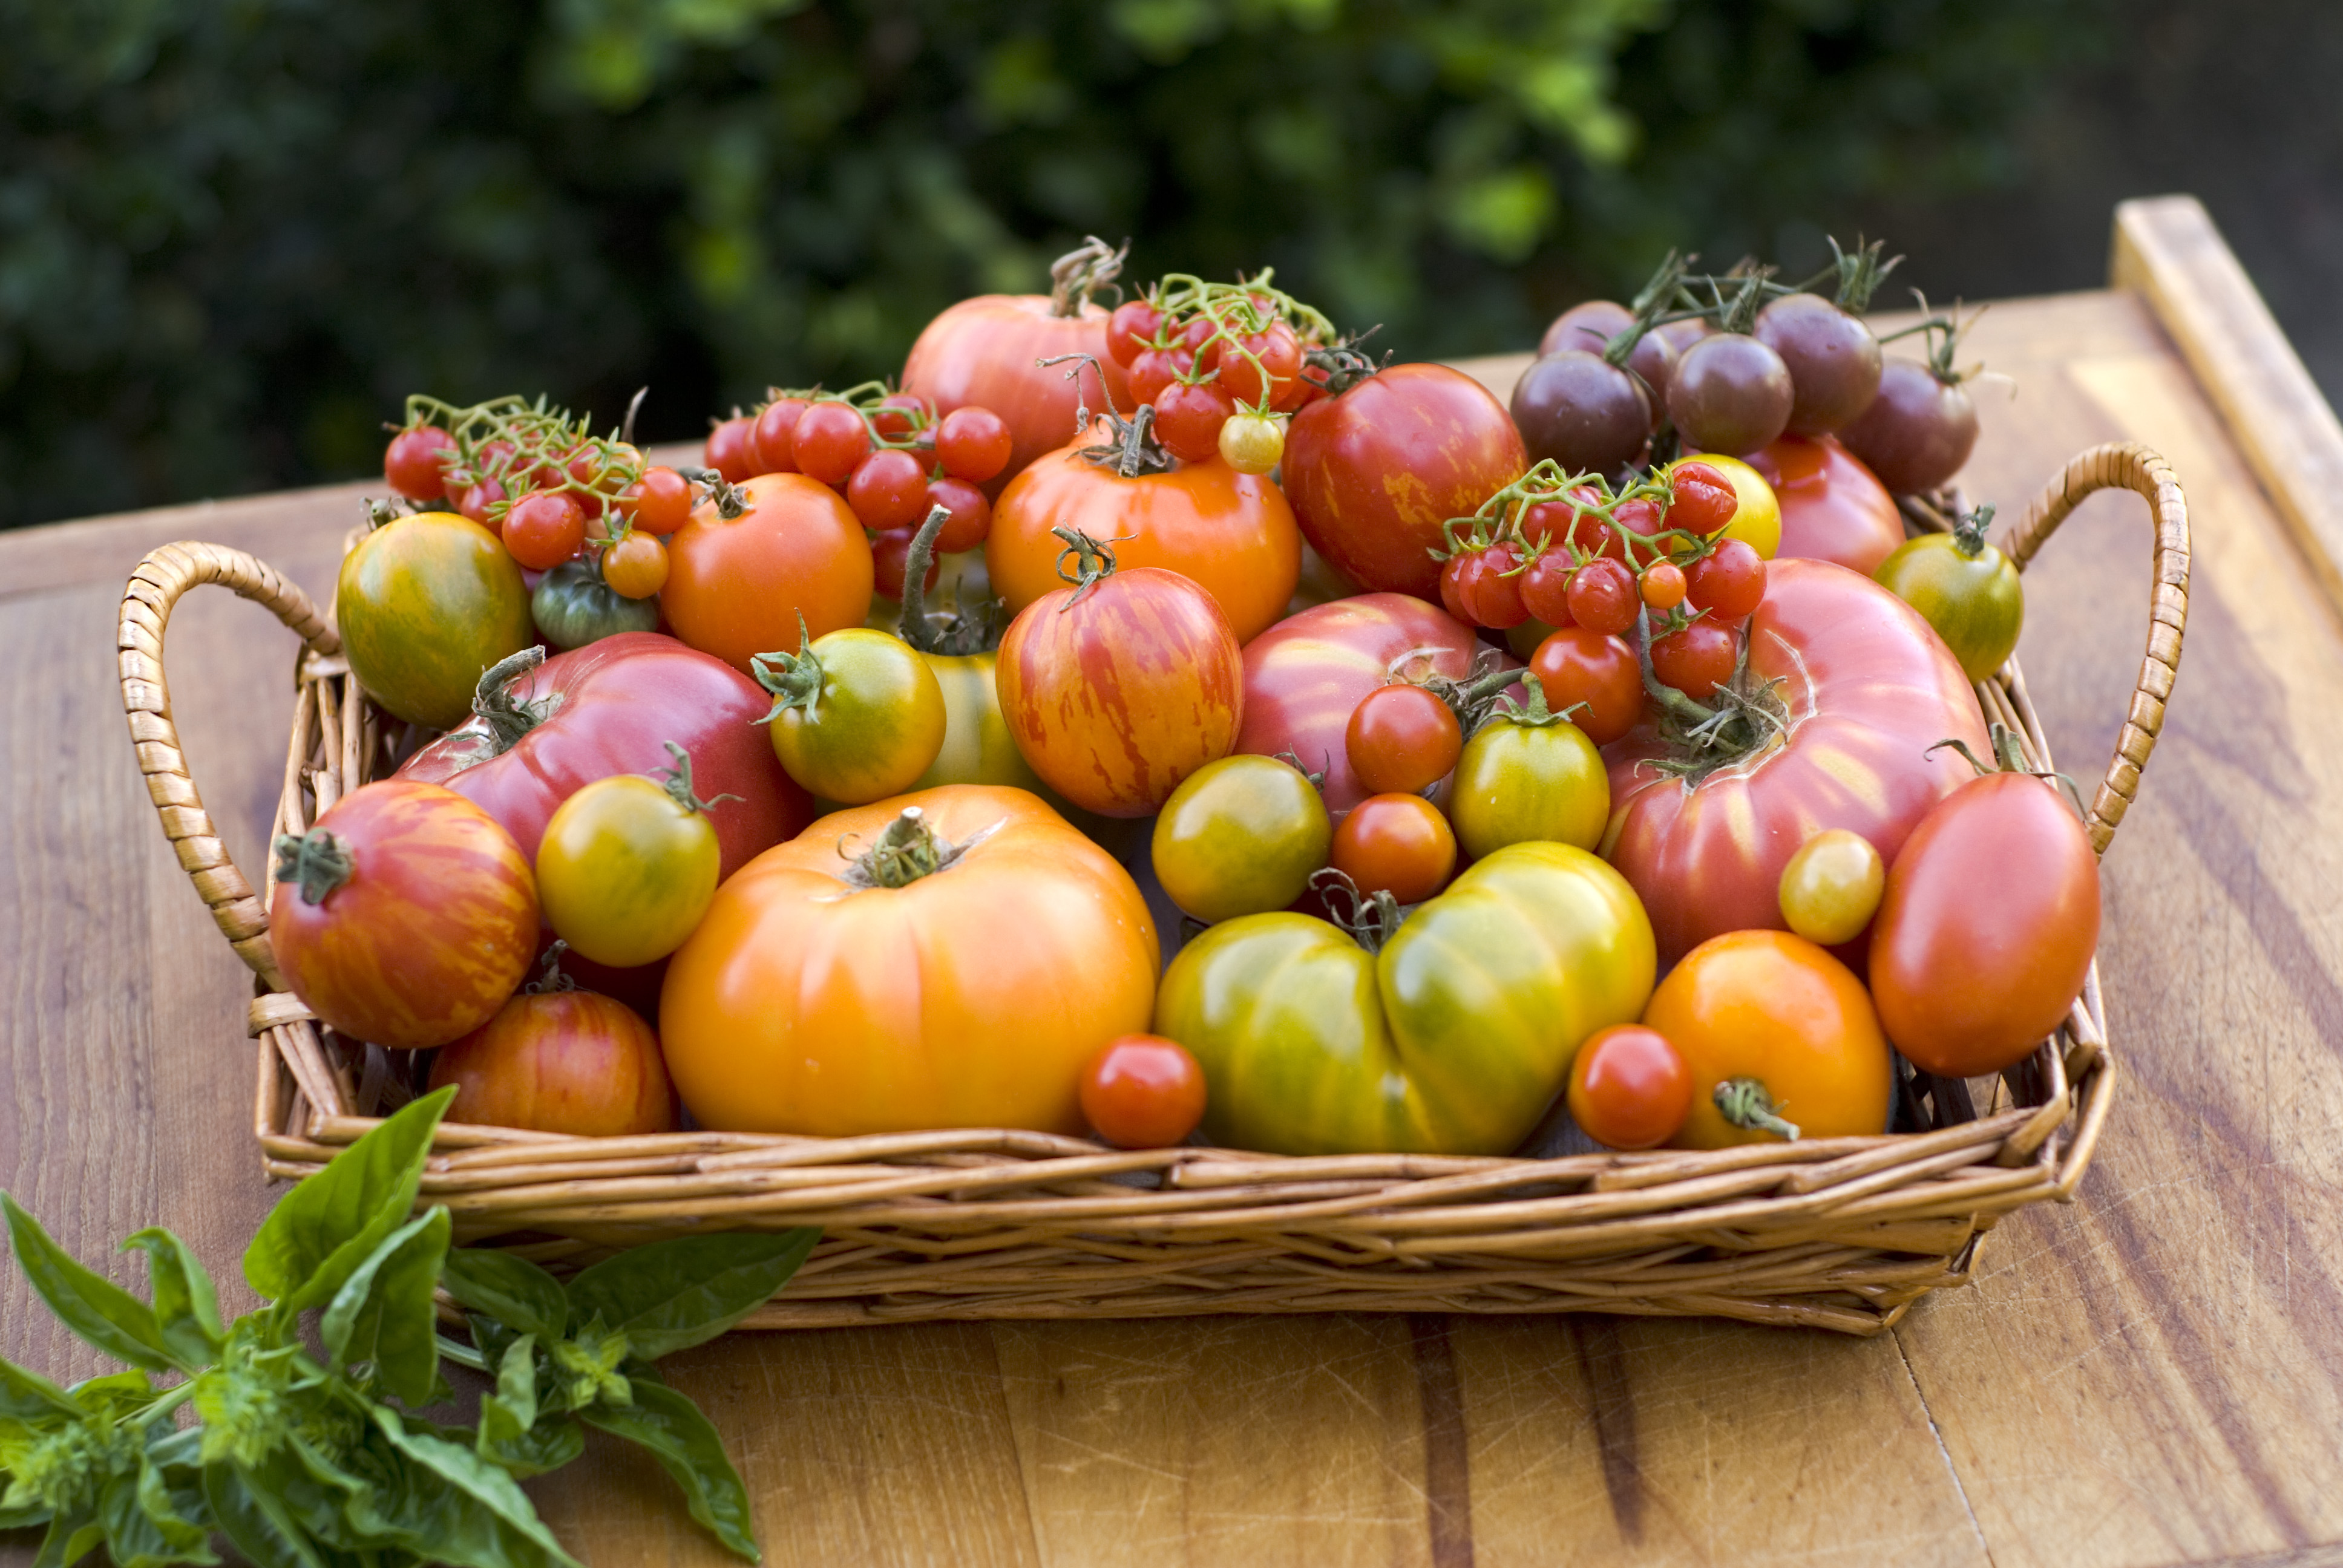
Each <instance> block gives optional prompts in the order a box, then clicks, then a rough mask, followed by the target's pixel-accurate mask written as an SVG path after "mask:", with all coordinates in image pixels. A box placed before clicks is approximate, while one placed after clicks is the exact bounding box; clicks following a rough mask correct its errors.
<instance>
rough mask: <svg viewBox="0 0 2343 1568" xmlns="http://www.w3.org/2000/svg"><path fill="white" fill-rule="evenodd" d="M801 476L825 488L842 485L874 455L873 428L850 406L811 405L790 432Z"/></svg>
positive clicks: (841, 404)
mask: <svg viewBox="0 0 2343 1568" xmlns="http://www.w3.org/2000/svg"><path fill="white" fill-rule="evenodd" d="M789 447H790V451H791V454H792V455H793V456H794V457H796V458H797V465H798V472H799V473H800V474H803V475H805V476H806V477H809V478H813V479H819V480H820V481H821V482H822V483H823V484H825V485H835V484H838V483H840V482H841V481H843V480H844V479H846V478H847V477H849V476H850V475H851V474H852V473H853V472H854V470H855V467H857V466H858V465H859V464H860V463H861V461H862V459H863V458H864V457H868V456H869V455H870V426H868V425H866V424H864V423H863V421H862V415H861V413H860V411H859V410H857V409H856V408H855V407H853V406H852V405H851V404H847V403H809V404H808V405H806V411H805V412H804V413H802V414H800V415H799V416H798V424H797V428H796V429H795V430H794V431H792V432H790V436H789Z"/></svg>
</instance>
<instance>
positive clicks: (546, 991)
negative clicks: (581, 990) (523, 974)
mask: <svg viewBox="0 0 2343 1568" xmlns="http://www.w3.org/2000/svg"><path fill="white" fill-rule="evenodd" d="M568 950H569V944H568V942H565V941H563V940H561V939H560V938H559V937H556V938H554V939H553V945H552V946H551V947H549V948H548V949H546V950H545V960H544V962H545V967H544V968H543V969H541V970H538V974H537V978H536V979H535V980H531V981H529V982H528V984H527V985H525V986H523V987H521V988H520V989H521V994H522V995H524V996H548V995H554V994H558V992H561V991H566V990H577V989H578V982H577V981H576V980H571V979H570V978H569V976H568V974H567V973H566V972H565V971H564V970H562V968H561V955H562V954H564V953H566V952H568Z"/></svg>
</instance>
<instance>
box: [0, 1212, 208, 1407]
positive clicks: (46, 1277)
mask: <svg viewBox="0 0 2343 1568" xmlns="http://www.w3.org/2000/svg"><path fill="white" fill-rule="evenodd" d="M0 1211H5V1213H6V1215H7V1217H8V1239H9V1241H11V1242H13V1243H14V1244H15V1249H16V1262H17V1265H18V1266H19V1267H20V1268H22V1269H23V1270H24V1271H25V1278H26V1279H27V1280H30V1281H31V1282H33V1289H34V1290H35V1291H37V1292H40V1296H41V1300H43V1301H45V1302H48V1303H49V1311H51V1312H55V1313H56V1315H57V1316H58V1318H59V1319H61V1320H62V1321H63V1322H64V1323H65V1327H67V1328H69V1329H71V1330H72V1331H73V1332H75V1333H76V1334H79V1335H80V1336H81V1337H82V1338H83V1339H85V1340H87V1341H88V1342H90V1343H91V1344H94V1345H96V1347H97V1348H98V1349H99V1350H101V1351H104V1352H106V1354H107V1355H110V1356H112V1357H113V1358H114V1359H115V1360H116V1361H118V1362H129V1363H130V1364H131V1365H133V1366H141V1367H149V1368H152V1369H153V1370H155V1371H156V1372H164V1371H167V1370H168V1369H170V1368H172V1367H177V1366H185V1367H186V1370H187V1371H190V1372H192V1371H194V1370H195V1367H196V1366H200V1365H201V1364H202V1363H201V1362H195V1363H192V1364H189V1363H184V1362H181V1361H180V1360H179V1359H178V1355H177V1352H175V1351H174V1350H172V1348H171V1344H170V1342H169V1341H167V1340H166V1339H165V1338H164V1337H163V1325H162V1324H160V1323H158V1322H156V1321H155V1309H154V1308H152V1307H150V1306H148V1305H147V1304H146V1302H142V1301H140V1300H139V1299H138V1298H137V1297H136V1296H134V1295H132V1294H131V1293H130V1292H128V1291H126V1290H124V1289H123V1288H122V1287H121V1286H120V1285H117V1284H116V1283H115V1282H113V1281H112V1280H109V1279H107V1278H106V1276H105V1275H103V1274H97V1273H93V1272H91V1271H89V1270H87V1269H85V1268H84V1267H82V1265H81V1264H79V1263H78V1262H75V1261H74V1259H73V1257H72V1255H71V1254H70V1253H68V1252H67V1251H65V1249H64V1248H63V1247H60V1246H58V1245H57V1244H56V1243H55V1241H51V1240H50V1239H49V1233H48V1232H47V1231H44V1230H42V1229H41V1224H40V1221H37V1220H35V1219H34V1218H33V1217H32V1216H31V1215H30V1214H27V1213H25V1211H24V1210H22V1209H20V1208H18V1207H17V1206H16V1201H15V1199H14V1198H11V1197H9V1196H8V1195H7V1194H6V1193H5V1192H0Z"/></svg>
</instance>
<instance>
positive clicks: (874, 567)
mask: <svg viewBox="0 0 2343 1568" xmlns="http://www.w3.org/2000/svg"><path fill="white" fill-rule="evenodd" d="M917 532H919V530H918V529H917V528H891V529H890V530H888V531H887V532H886V533H883V534H880V536H879V537H878V538H876V539H873V540H872V541H871V542H870V587H871V588H872V590H873V591H875V592H876V593H878V594H880V596H881V597H883V598H891V599H898V600H900V598H902V597H903V582H904V579H905V578H907V577H908V576H910V569H911V536H912V535H913V534H915V533H917ZM942 569H943V568H942V566H941V564H940V563H939V562H938V561H936V560H935V559H934V558H932V557H930V559H929V561H928V580H927V582H926V583H925V584H924V585H923V586H922V587H921V588H920V592H921V593H932V592H934V591H935V587H936V578H937V576H938V575H939V574H940V572H941V571H942Z"/></svg>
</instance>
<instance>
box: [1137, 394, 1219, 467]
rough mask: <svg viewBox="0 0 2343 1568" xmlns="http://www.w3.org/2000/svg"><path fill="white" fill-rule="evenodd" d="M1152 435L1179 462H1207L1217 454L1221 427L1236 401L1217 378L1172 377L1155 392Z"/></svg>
mask: <svg viewBox="0 0 2343 1568" xmlns="http://www.w3.org/2000/svg"><path fill="white" fill-rule="evenodd" d="M1154 403H1155V437H1156V439H1157V440H1159V441H1161V442H1162V443H1163V449H1164V450H1165V451H1167V452H1169V453H1171V454H1172V456H1173V457H1177V458H1179V459H1180V460H1181V461H1182V462H1183V463H1203V462H1209V461H1211V460H1212V458H1213V457H1218V456H1219V455H1220V450H1221V427H1222V426H1223V425H1225V424H1227V423H1228V422H1229V417H1230V416H1231V415H1232V414H1234V413H1235V412H1236V411H1237V410H1236V404H1235V403H1234V402H1233V401H1232V400H1231V398H1230V397H1229V395H1228V392H1227V391H1226V389H1224V388H1223V387H1222V386H1221V384H1220V383H1219V382H1217V381H1174V382H1173V383H1172V385H1170V386H1169V387H1165V388H1163V390H1162V391H1161V392H1158V393H1157V394H1156V395H1155V397H1154Z"/></svg>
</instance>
